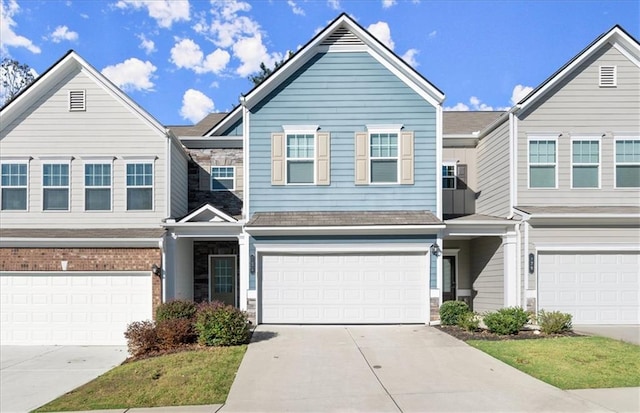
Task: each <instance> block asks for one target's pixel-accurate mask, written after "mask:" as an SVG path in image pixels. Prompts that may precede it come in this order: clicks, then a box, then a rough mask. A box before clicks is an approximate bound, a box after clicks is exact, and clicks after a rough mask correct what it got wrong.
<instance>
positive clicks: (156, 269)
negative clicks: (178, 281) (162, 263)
mask: <svg viewBox="0 0 640 413" xmlns="http://www.w3.org/2000/svg"><path fill="white" fill-rule="evenodd" d="M151 272H152V273H153V275H157V276H160V267H158V265H157V264H153V265H152V266H151Z"/></svg>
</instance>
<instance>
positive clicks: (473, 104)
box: [444, 96, 510, 111]
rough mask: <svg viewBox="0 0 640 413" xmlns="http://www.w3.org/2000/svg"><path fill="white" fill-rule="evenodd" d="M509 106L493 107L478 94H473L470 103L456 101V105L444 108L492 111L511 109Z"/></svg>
mask: <svg viewBox="0 0 640 413" xmlns="http://www.w3.org/2000/svg"><path fill="white" fill-rule="evenodd" d="M509 109H510V108H509V107H508V106H507V107H495V108H494V107H493V106H490V105H487V104H486V103H484V102H483V101H482V100H480V98H478V97H476V96H471V97H470V98H469V105H466V104H464V103H462V102H459V103H456V104H455V106H448V107H445V108H444V110H450V111H467V110H483V111H492V110H509Z"/></svg>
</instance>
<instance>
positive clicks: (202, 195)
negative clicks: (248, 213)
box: [188, 149, 243, 216]
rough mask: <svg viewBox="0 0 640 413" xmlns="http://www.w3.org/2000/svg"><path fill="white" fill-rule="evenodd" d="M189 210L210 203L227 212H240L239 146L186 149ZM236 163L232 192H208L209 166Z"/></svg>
mask: <svg viewBox="0 0 640 413" xmlns="http://www.w3.org/2000/svg"><path fill="white" fill-rule="evenodd" d="M188 152H189V154H190V155H191V159H192V161H190V162H189V211H192V210H194V209H195V208H198V207H199V206H201V205H202V204H204V203H210V204H211V205H213V206H214V207H216V208H219V209H221V210H222V211H224V212H226V213H227V214H229V215H232V216H233V215H241V214H242V194H243V162H242V149H188ZM212 166H235V167H236V168H235V173H236V177H235V188H236V189H235V191H233V192H230V191H219V192H213V191H211V167H212Z"/></svg>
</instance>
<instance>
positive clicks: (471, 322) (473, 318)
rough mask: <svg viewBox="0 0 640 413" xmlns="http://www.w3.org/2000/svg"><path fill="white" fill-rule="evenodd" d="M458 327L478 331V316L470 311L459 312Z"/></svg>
mask: <svg viewBox="0 0 640 413" xmlns="http://www.w3.org/2000/svg"><path fill="white" fill-rule="evenodd" d="M458 327H460V328H462V329H463V330H466V331H478V330H480V317H478V314H477V313H473V312H471V311H468V312H466V313H464V314H461V315H460V317H459V318H458Z"/></svg>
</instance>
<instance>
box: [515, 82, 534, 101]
mask: <svg viewBox="0 0 640 413" xmlns="http://www.w3.org/2000/svg"><path fill="white" fill-rule="evenodd" d="M531 91H533V88H532V87H531V86H523V85H515V87H514V88H513V92H512V93H511V101H510V102H511V104H512V105H515V104H516V103H518V102H520V101H521V100H522V99H523V98H524V97H525V96H527V95H528V94H529V93H531Z"/></svg>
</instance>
